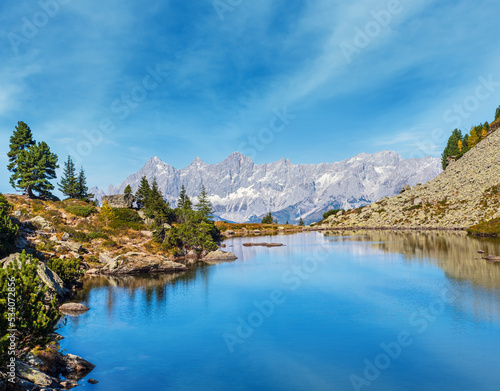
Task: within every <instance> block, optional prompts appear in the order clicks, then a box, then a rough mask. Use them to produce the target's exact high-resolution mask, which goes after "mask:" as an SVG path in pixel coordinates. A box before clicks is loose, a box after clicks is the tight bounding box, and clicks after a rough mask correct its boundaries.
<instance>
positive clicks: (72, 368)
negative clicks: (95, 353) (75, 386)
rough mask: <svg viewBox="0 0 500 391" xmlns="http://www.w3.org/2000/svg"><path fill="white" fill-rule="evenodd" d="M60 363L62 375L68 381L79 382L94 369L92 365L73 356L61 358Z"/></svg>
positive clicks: (68, 355)
mask: <svg viewBox="0 0 500 391" xmlns="http://www.w3.org/2000/svg"><path fill="white" fill-rule="evenodd" d="M62 363H63V365H64V368H63V369H62V374H63V375H64V376H65V377H66V378H68V379H70V380H80V379H81V378H83V377H85V376H87V375H88V374H89V373H90V372H92V370H93V369H94V368H95V365H94V364H92V363H90V362H88V361H87V360H84V359H83V358H81V357H79V356H77V355H74V354H66V355H64V356H62Z"/></svg>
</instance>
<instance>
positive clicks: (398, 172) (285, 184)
mask: <svg viewBox="0 0 500 391" xmlns="http://www.w3.org/2000/svg"><path fill="white" fill-rule="evenodd" d="M441 171H442V170H441V160H440V159H439V158H433V157H430V156H428V157H425V158H420V159H407V160H405V159H403V158H402V157H401V156H400V155H398V154H397V153H396V152H393V151H383V152H377V153H375V154H368V153H361V154H359V155H356V156H354V157H353V158H351V159H347V160H344V161H341V162H336V163H321V164H292V163H291V162H290V161H289V160H287V159H281V160H279V161H277V162H274V163H269V164H255V163H254V162H253V161H252V159H250V158H249V157H247V156H244V155H242V154H241V153H239V152H234V153H232V154H231V155H229V157H228V158H227V159H225V160H224V161H223V162H221V163H218V164H207V163H204V162H203V161H202V160H201V159H200V158H196V159H195V160H193V162H192V163H191V164H190V165H189V166H187V167H186V168H183V169H181V170H179V169H176V168H174V167H172V166H170V165H168V164H167V163H164V162H162V161H161V160H160V159H159V158H158V157H154V158H152V159H149V160H148V161H147V162H146V164H145V165H144V167H142V168H141V169H140V170H139V171H138V172H136V173H135V174H132V175H130V176H129V177H127V179H125V180H124V181H123V182H122V184H121V185H119V186H116V187H115V186H113V185H110V186H109V188H108V192H107V194H108V195H112V194H120V193H122V192H123V190H124V189H125V186H127V184H130V186H131V187H132V190H133V191H134V192H135V191H136V190H137V188H138V186H139V182H140V180H141V177H142V176H143V175H145V176H146V178H148V180H149V181H150V183H151V182H152V180H153V178H154V177H156V181H157V183H158V185H159V188H160V190H161V191H162V193H163V195H164V197H165V199H166V200H167V201H169V202H170V205H171V206H173V207H174V206H175V204H176V202H177V198H178V196H179V192H180V189H181V186H182V185H184V186H185V188H186V191H187V194H188V195H189V196H190V197H191V198H192V199H193V201H194V202H195V201H196V200H195V198H196V196H197V195H198V194H199V193H200V189H201V186H202V184H203V185H205V188H206V190H207V193H208V194H209V197H210V201H211V202H212V205H213V207H214V211H215V215H216V216H217V217H218V218H220V219H223V220H228V221H234V222H249V221H250V222H260V219H261V218H262V216H263V215H264V214H266V213H267V212H272V213H273V216H274V217H277V218H278V221H279V222H280V223H284V222H285V221H289V222H290V223H296V222H297V221H298V220H299V218H301V217H302V218H303V219H304V221H305V222H306V223H309V222H313V221H317V220H320V219H321V218H322V214H323V213H324V212H326V211H327V210H329V209H333V208H343V209H346V208H354V207H358V206H362V205H366V204H369V203H371V202H374V201H377V200H379V199H380V198H382V197H385V196H387V197H388V196H393V195H395V194H397V193H399V191H400V190H401V189H402V187H403V186H404V185H406V184H409V185H415V184H417V183H419V182H420V183H425V182H427V181H429V180H430V179H433V178H434V177H436V176H437V175H438V174H439V173H440V172H441ZM90 192H91V193H93V194H95V195H96V197H95V198H96V200H97V201H98V202H100V200H101V199H102V196H103V195H104V192H103V191H102V190H100V189H98V188H92V189H91V190H90Z"/></svg>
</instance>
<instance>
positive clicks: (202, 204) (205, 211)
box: [196, 185, 214, 221]
mask: <svg viewBox="0 0 500 391" xmlns="http://www.w3.org/2000/svg"><path fill="white" fill-rule="evenodd" d="M196 210H197V211H198V213H200V215H201V218H202V219H203V220H204V221H209V220H212V219H213V218H214V216H213V214H214V211H213V209H212V204H211V203H210V201H209V199H208V195H207V191H206V189H205V186H204V185H201V192H200V195H199V196H198V203H197V204H196Z"/></svg>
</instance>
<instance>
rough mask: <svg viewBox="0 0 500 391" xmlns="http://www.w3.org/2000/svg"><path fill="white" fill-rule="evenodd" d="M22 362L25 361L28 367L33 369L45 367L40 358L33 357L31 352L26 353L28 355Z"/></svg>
mask: <svg viewBox="0 0 500 391" xmlns="http://www.w3.org/2000/svg"><path fill="white" fill-rule="evenodd" d="M24 361H26V363H27V364H28V365H30V366H32V367H35V368H40V367H42V366H44V365H45V362H44V361H43V360H42V359H41V358H39V357H37V356H35V355H34V354H33V353H32V352H28V354H27V355H26V356H25V357H24Z"/></svg>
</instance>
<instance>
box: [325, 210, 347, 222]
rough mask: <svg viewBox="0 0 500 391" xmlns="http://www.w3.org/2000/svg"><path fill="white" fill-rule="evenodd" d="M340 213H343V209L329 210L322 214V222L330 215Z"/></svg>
mask: <svg viewBox="0 0 500 391" xmlns="http://www.w3.org/2000/svg"><path fill="white" fill-rule="evenodd" d="M340 211H344V209H332V210H329V211H328V212H325V213H323V220H325V219H326V218H328V217H330V216H331V215H336V214H337V213H339V212H340Z"/></svg>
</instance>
